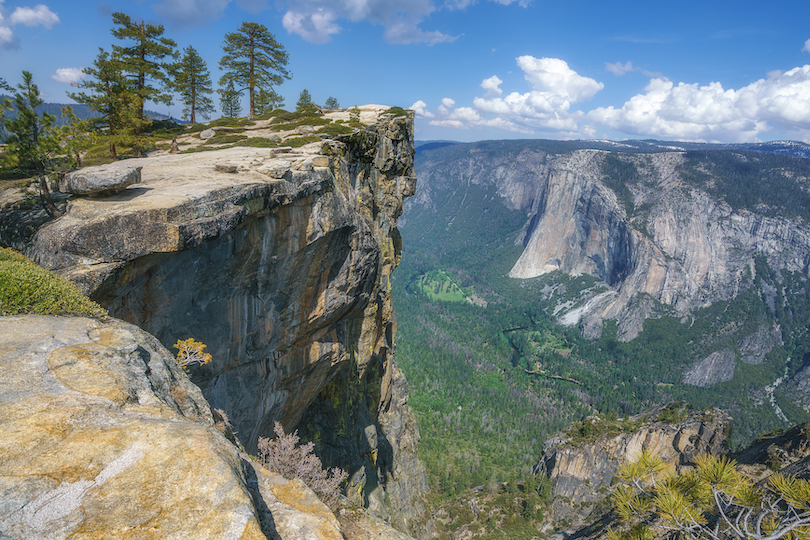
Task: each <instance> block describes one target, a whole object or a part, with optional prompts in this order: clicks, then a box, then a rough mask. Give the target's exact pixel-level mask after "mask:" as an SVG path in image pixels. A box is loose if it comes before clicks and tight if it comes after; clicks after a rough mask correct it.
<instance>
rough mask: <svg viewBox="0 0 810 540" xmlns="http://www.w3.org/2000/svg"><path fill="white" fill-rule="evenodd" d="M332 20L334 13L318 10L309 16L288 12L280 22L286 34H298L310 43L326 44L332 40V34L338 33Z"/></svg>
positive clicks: (338, 29) (336, 26)
mask: <svg viewBox="0 0 810 540" xmlns="http://www.w3.org/2000/svg"><path fill="white" fill-rule="evenodd" d="M334 19H335V14H334V13H330V12H327V11H324V10H323V9H319V10H318V11H316V12H315V13H309V14H304V13H295V12H293V11H288V12H287V13H285V14H284V18H283V19H282V21H281V22H282V24H283V25H284V28H285V29H286V30H287V32H290V33H292V34H298V35H299V36H301V37H302V38H304V39H305V40H306V41H309V42H310V43H326V42H327V41H329V40H330V39H332V34H337V33H338V32H340V27H339V26H338V25H337V24H335V23H334V22H333V21H334Z"/></svg>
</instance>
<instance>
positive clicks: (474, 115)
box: [414, 56, 604, 138]
mask: <svg viewBox="0 0 810 540" xmlns="http://www.w3.org/2000/svg"><path fill="white" fill-rule="evenodd" d="M515 60H516V62H517V64H518V66H519V67H520V68H521V69H522V70H523V73H524V78H525V80H526V81H527V82H528V83H529V85H530V87H531V90H530V91H529V92H525V93H519V92H511V93H510V94H509V95H507V96H505V97H504V96H503V94H504V91H503V90H502V89H501V85H502V84H503V81H502V80H501V79H500V78H499V77H498V76H497V75H493V76H492V77H489V78H488V79H484V80H483V81H482V82H481V84H480V87H481V88H482V89H483V90H485V94H484V96H483V97H476V98H475V99H473V107H456V102H455V100H453V99H451V98H444V99H443V100H442V103H441V105H439V106H438V107H437V108H436V113H435V115H433V116H432V117H429V116H427V115H426V114H424V113H426V112H427V107H426V106H425V104H424V102H417V103H416V104H414V108H416V105H420V111H421V113H422V114H420V116H422V117H424V118H432V120H431V121H430V124H431V125H435V126H444V127H452V128H456V129H472V128H497V129H503V130H507V131H512V132H515V133H524V134H533V133H534V132H535V131H536V130H540V131H543V132H556V134H557V136H563V137H566V138H570V137H582V136H592V134H593V133H595V131H594V129H593V128H592V127H590V126H586V125H582V124H583V122H586V121H587V120H588V119H587V117H586V116H585V113H583V112H581V111H572V110H571V106H572V104H574V103H578V102H580V101H584V100H588V99H591V98H592V97H593V96H594V95H595V94H596V93H597V92H599V91H600V90H602V88H604V85H603V84H602V83H600V82H597V81H595V80H594V79H591V78H588V77H584V76H582V75H579V74H578V73H577V72H576V71H574V70H573V69H571V68H570V67H569V66H568V64H567V63H566V62H565V61H563V60H560V59H557V58H534V57H532V56H520V57H518V58H516V59H515ZM428 114H430V113H428Z"/></svg>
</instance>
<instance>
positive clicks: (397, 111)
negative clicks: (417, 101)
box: [383, 107, 408, 116]
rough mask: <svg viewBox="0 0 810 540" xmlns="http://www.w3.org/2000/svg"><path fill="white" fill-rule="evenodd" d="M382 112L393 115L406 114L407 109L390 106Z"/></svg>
mask: <svg viewBox="0 0 810 540" xmlns="http://www.w3.org/2000/svg"><path fill="white" fill-rule="evenodd" d="M383 114H393V115H394V116H408V111H406V110H405V109H403V108H402V107H391V108H390V109H388V110H387V111H385V112H384V113H383Z"/></svg>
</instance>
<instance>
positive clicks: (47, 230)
mask: <svg viewBox="0 0 810 540" xmlns="http://www.w3.org/2000/svg"><path fill="white" fill-rule="evenodd" d="M370 113H373V114H370ZM364 122H365V124H366V125H365V126H364V127H363V128H362V129H355V130H353V132H352V133H349V134H344V135H337V136H324V137H323V138H322V139H321V140H316V141H315V142H311V143H309V144H305V145H303V146H300V147H292V146H283V145H278V144H276V143H275V142H274V143H273V144H272V146H274V147H272V148H270V147H268V148H256V147H233V148H224V149H218V150H215V151H209V152H196V153H188V154H176V155H169V154H164V155H159V156H153V157H148V158H142V159H131V160H126V161H124V162H119V163H117V164H115V165H114V166H112V168H115V167H119V168H126V169H127V171H123V170H122V171H121V173H122V175H123V174H129V172H128V171H129V170H131V169H138V168H139V169H140V170H139V174H140V182H138V183H134V184H132V185H129V186H128V187H126V189H123V190H122V191H120V192H118V193H115V194H109V193H103V194H100V195H99V196H92V197H81V198H71V199H70V200H69V201H68V203H67V208H66V210H67V211H66V214H65V215H64V216H62V217H60V218H58V219H56V220H53V221H50V222H48V223H46V224H44V225H43V226H41V227H39V228H38V230H37V231H36V234H35V235H33V237H31V238H27V239H26V241H25V242H24V245H23V246H20V241H19V238H16V240H15V243H16V247H24V248H25V252H26V254H27V255H29V256H30V257H31V258H33V259H34V260H35V261H37V262H38V263H39V264H41V265H42V266H44V267H46V268H48V269H50V270H52V271H54V272H55V273H57V274H59V275H62V276H64V277H66V278H68V279H70V280H72V281H73V282H74V283H76V284H77V285H79V287H80V288H81V289H82V290H83V291H84V292H85V293H87V294H88V295H89V296H91V298H93V299H94V300H96V301H97V302H99V303H100V304H102V305H103V306H105V307H107V308H108V309H109V311H110V314H111V315H113V316H115V317H118V318H121V319H124V320H126V321H128V322H130V323H133V324H135V325H137V326H139V327H140V328H142V329H144V330H146V331H147V332H149V333H151V334H152V335H154V336H155V337H157V339H158V340H159V341H160V342H161V343H162V344H163V345H164V346H166V347H170V346H171V345H173V344H174V343H175V342H176V341H177V340H178V339H186V338H188V337H193V338H195V339H197V340H198V341H202V342H204V343H205V344H206V345H207V346H208V348H207V349H206V351H207V352H210V353H211V354H212V356H213V361H212V362H211V363H210V364H208V365H206V366H202V367H200V368H198V369H194V370H193V371H192V380H193V381H194V382H195V383H196V384H198V385H199V387H200V388H201V389H202V392H203V395H204V396H205V398H206V399H207V400H208V402H209V403H210V404H211V407H212V408H216V409H222V410H223V411H225V413H226V414H227V415H228V417H229V418H230V420H231V422H232V423H233V426H234V431H235V432H236V433H237V434H238V435H237V436H238V437H239V439H240V440H241V441H242V443H243V444H244V445H245V446H246V447H247V449H248V451H250V452H255V449H256V443H257V439H258V437H259V436H267V435H270V434H271V433H272V428H273V424H274V422H276V421H280V422H281V423H282V424H283V425H284V427H285V428H286V430H287V431H292V430H293V429H298V430H299V432H300V433H301V435H302V437H303V438H304V439H309V440H313V441H315V443H316V452H317V453H318V454H319V455H320V457H321V459H322V460H323V461H324V464H325V465H326V466H330V467H331V466H340V467H342V468H344V469H345V470H347V472H349V474H350V479H349V487H348V495H349V497H350V499H352V500H353V501H354V502H355V503H357V504H360V505H363V506H366V507H368V508H369V509H371V510H372V511H373V512H374V513H376V514H377V515H378V516H380V517H382V518H383V519H386V520H391V521H392V523H394V524H395V525H396V526H398V527H399V528H401V529H404V530H407V529H408V528H409V527H410V525H411V523H412V522H413V520H414V519H415V517H416V516H418V514H419V513H420V512H421V503H420V502H419V500H420V497H421V495H422V494H423V493H424V492H425V491H426V490H427V480H426V474H425V469H424V466H423V465H422V463H421V462H420V461H419V460H418V458H417V456H416V443H417V441H418V438H419V435H418V430H417V427H416V422H415V419H414V417H413V414H412V413H411V411H410V408H409V407H408V405H407V382H406V381H405V379H404V376H403V375H402V373H401V372H400V371H399V369H398V368H397V365H396V361H395V359H394V356H393V348H394V343H393V340H394V333H395V330H396V323H395V318H394V313H393V307H392V303H391V294H390V285H389V277H390V274H391V272H392V271H393V270H394V268H395V267H396V265H397V264H398V262H399V258H400V255H401V242H400V239H399V233H398V231H397V228H396V225H397V218H398V217H399V216H400V214H401V213H402V203H403V199H404V198H405V197H408V196H410V195H412V194H413V193H414V191H415V184H416V178H415V176H414V172H413V153H414V145H413V116H412V113H406V114H405V115H402V114H401V113H400V114H399V115H398V114H397V113H396V112H393V113H391V112H386V109H385V108H381V107H377V108H373V107H372V108H370V109H369V110H366V109H364ZM297 131H302V130H301V129H300V127H299V128H298V129H297ZM274 137H276V140H278V137H277V136H275V135H274ZM282 144H283V143H282ZM85 172H86V173H87V174H92V173H93V171H92V170H85ZM27 223H29V222H26V224H27ZM0 230H10V228H9V227H8V226H4V227H0ZM15 230H19V228H18V229H15ZM6 243H8V242H6Z"/></svg>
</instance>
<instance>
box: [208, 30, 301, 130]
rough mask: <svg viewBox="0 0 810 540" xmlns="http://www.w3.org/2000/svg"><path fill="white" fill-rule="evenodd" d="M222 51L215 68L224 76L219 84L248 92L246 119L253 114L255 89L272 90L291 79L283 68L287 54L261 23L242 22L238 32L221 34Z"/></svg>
mask: <svg viewBox="0 0 810 540" xmlns="http://www.w3.org/2000/svg"><path fill="white" fill-rule="evenodd" d="M222 50H223V51H224V52H225V54H224V55H223V57H222V59H220V61H219V68H220V69H222V70H224V71H225V74H224V75H223V76H222V78H221V79H220V80H219V84H220V86H222V87H227V86H228V85H229V84H230V83H232V84H233V85H234V88H236V92H238V93H242V92H244V91H245V90H247V91H248V95H249V96H250V112H249V115H248V118H253V117H254V116H255V115H256V92H257V90H258V89H259V88H264V89H266V90H267V91H272V89H273V87H274V86H278V85H279V84H281V83H282V82H284V79H290V78H291V77H292V76H291V75H290V73H289V72H288V71H287V68H286V66H287V62H288V60H289V56H288V54H287V51H286V50H285V49H284V46H283V45H281V44H280V43H279V42H278V41H276V38H275V36H273V34H271V33H270V32H269V31H268V30H267V27H265V26H264V25H262V24H259V23H255V22H243V23H242V26H240V27H239V30H237V31H236V32H231V33H228V34H225V43H224V45H223V46H222Z"/></svg>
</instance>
